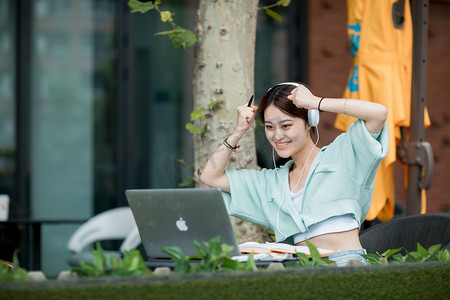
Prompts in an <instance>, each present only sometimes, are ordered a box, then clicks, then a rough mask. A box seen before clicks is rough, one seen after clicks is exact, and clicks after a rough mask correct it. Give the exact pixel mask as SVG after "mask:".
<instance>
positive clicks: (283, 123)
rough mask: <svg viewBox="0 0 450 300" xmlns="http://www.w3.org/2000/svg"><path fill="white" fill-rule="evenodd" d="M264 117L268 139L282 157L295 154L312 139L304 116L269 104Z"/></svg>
mask: <svg viewBox="0 0 450 300" xmlns="http://www.w3.org/2000/svg"><path fill="white" fill-rule="evenodd" d="M264 119H265V121H264V127H265V132H266V137H267V140H268V141H269V142H270V144H271V145H272V147H274V149H275V150H276V151H277V154H278V155H279V156H280V157H283V158H288V157H290V156H295V154H296V153H299V152H300V151H301V150H302V149H303V147H304V145H305V143H306V142H307V140H308V139H310V135H309V130H307V126H306V124H305V121H304V120H303V119H302V118H298V117H293V116H290V115H288V114H286V113H284V112H282V111H281V110H280V109H278V108H277V107H275V105H273V104H270V105H269V106H267V108H266V110H265V111H264Z"/></svg>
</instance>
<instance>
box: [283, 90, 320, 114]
mask: <svg viewBox="0 0 450 300" xmlns="http://www.w3.org/2000/svg"><path fill="white" fill-rule="evenodd" d="M287 98H288V99H289V100H291V101H292V102H293V103H294V104H295V106H297V107H298V108H306V109H317V106H318V105H319V100H320V98H319V97H317V96H314V95H313V94H312V93H311V91H310V90H309V89H308V88H307V87H306V86H304V85H299V86H298V87H296V88H295V89H293V90H292V92H291V94H290V95H289V96H288V97H287Z"/></svg>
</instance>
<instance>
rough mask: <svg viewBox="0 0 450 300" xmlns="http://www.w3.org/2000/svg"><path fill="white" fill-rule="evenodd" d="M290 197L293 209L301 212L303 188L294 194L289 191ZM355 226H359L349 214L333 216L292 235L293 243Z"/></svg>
mask: <svg viewBox="0 0 450 300" xmlns="http://www.w3.org/2000/svg"><path fill="white" fill-rule="evenodd" d="M291 199H292V203H293V204H294V207H295V209H296V210H297V211H298V212H299V213H301V211H302V206H303V188H302V189H301V190H300V191H298V192H297V193H296V194H294V193H292V192H291ZM355 228H359V223H358V221H356V219H355V218H354V217H353V216H351V215H350V214H346V215H342V216H335V217H331V218H329V219H326V220H325V221H322V222H320V223H317V224H314V225H312V226H310V227H309V228H308V231H305V232H301V233H298V234H296V235H294V243H295V244H297V243H299V242H302V241H304V240H306V239H310V238H312V237H315V236H318V235H322V234H326V233H335V232H343V231H348V230H352V229H355Z"/></svg>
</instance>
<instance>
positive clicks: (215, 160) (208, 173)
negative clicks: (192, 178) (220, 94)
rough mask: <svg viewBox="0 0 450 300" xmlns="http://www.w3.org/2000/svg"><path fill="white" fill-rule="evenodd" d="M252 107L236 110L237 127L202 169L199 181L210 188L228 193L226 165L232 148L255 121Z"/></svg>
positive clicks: (245, 106) (243, 106)
mask: <svg viewBox="0 0 450 300" xmlns="http://www.w3.org/2000/svg"><path fill="white" fill-rule="evenodd" d="M257 109H258V108H257V107H256V106H254V105H252V106H250V107H249V106H247V105H242V106H239V107H238V108H237V125H236V129H235V130H234V132H233V133H232V134H231V135H230V136H228V138H226V140H225V141H224V142H223V143H222V144H221V145H220V146H219V148H218V149H217V150H216V152H214V154H213V155H212V156H211V157H210V158H209V160H208V162H207V163H206V165H205V167H204V168H203V171H202V174H201V176H200V180H201V181H202V182H203V183H204V184H206V185H207V186H210V187H215V188H219V189H221V190H222V191H225V192H229V191H230V185H229V183H228V179H227V176H226V175H225V167H226V165H227V162H228V159H229V158H230V154H231V152H232V151H233V150H232V148H234V147H236V145H237V144H238V142H239V140H240V139H241V137H242V136H243V135H244V133H245V132H247V130H248V129H249V128H250V126H251V125H252V123H253V121H254V120H255V116H256V110H257Z"/></svg>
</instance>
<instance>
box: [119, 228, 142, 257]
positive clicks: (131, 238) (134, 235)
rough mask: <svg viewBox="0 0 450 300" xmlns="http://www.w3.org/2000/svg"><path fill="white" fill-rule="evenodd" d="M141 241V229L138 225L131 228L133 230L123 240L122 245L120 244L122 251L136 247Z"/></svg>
mask: <svg viewBox="0 0 450 300" xmlns="http://www.w3.org/2000/svg"><path fill="white" fill-rule="evenodd" d="M141 243H142V240H141V236H140V235H139V230H138V228H137V226H136V227H134V228H133V229H132V230H131V232H130V233H129V234H128V235H127V237H126V238H125V240H124V241H123V243H122V245H121V246H120V252H124V251H130V250H133V249H136V248H137V247H138V246H139V245H140V244H141Z"/></svg>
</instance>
